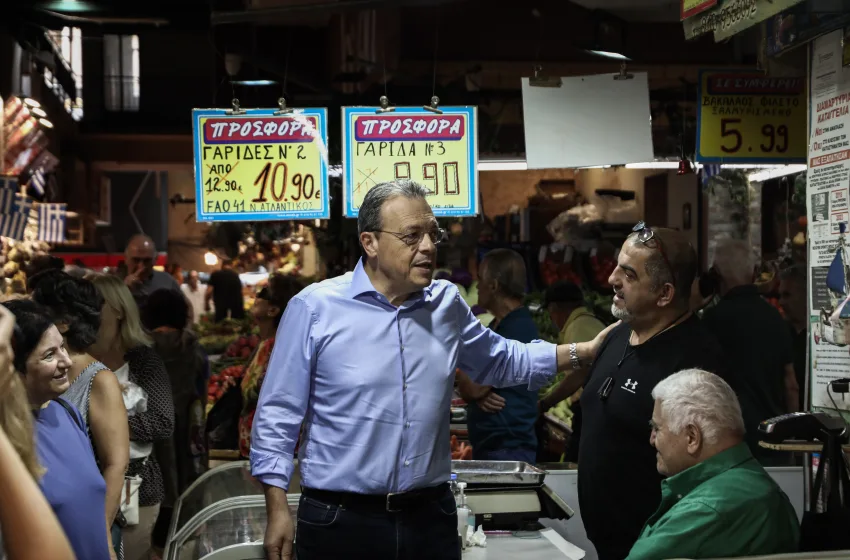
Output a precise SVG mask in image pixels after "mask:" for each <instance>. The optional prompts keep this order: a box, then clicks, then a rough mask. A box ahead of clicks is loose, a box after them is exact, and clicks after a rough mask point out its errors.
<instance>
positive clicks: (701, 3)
mask: <svg viewBox="0 0 850 560" xmlns="http://www.w3.org/2000/svg"><path fill="white" fill-rule="evenodd" d="M715 5H717V0H682V9H681V12H680V13H681V17H682V19H683V20H684V19H687V18H689V17H693V16H695V15H697V14H700V13H702V12H704V11H706V10H707V9H709V8H713V7H714V6H715Z"/></svg>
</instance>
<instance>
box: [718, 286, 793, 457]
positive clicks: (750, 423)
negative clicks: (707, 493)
mask: <svg viewBox="0 0 850 560" xmlns="http://www.w3.org/2000/svg"><path fill="white" fill-rule="evenodd" d="M702 322H703V324H704V325H705V327H706V328H707V329H708V330H709V331H711V332H712V333H713V334H714V336H715V337H717V340H718V342H719V343H720V346H721V348H723V353H724V355H725V356H726V359H727V360H729V367H730V370H731V372H732V374H733V376H734V378H735V384H736V387H735V392H737V393H738V400H739V401H740V402H741V413H742V414H743V415H744V427H745V428H746V430H747V434H746V441H747V443H748V444H749V446H750V451H752V453H753V455H754V456H755V457H756V459H758V460H759V461H760V462H761V463H762V464H764V465H786V464H788V460H787V456H786V455H784V454H781V453H777V452H776V451H772V450H769V449H764V448H762V447H760V446H759V445H758V439H759V438H758V425H759V423H760V422H761V421H762V420H766V419H768V418H773V417H775V416H780V415H782V414H785V413H787V412H788V400H787V397H786V393H785V367H786V366H787V365H788V364H793V363H794V341H793V339H792V337H791V333H790V332H789V330H788V325H787V323H786V322H785V320H784V319H783V318H782V315H780V314H779V311H778V310H777V309H776V308H775V307H773V306H772V305H770V304H769V303H768V302H767V301H765V299H764V298H762V297H761V296H760V295H759V292H758V288H756V286H753V285H749V286H739V287H737V288H734V289H732V290H729V292H728V293H727V294H726V295H724V296H723V298H722V299H721V300H720V301H719V302H718V303H717V305H716V306H714V307H713V308H711V309H709V310H708V311H706V312H705V315H703V317H702Z"/></svg>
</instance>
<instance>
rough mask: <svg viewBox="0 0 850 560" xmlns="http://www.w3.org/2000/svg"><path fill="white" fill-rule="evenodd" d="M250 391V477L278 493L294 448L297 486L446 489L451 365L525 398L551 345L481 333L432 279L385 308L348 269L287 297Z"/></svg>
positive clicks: (547, 362) (446, 286)
mask: <svg viewBox="0 0 850 560" xmlns="http://www.w3.org/2000/svg"><path fill="white" fill-rule="evenodd" d="M276 341H277V343H276V344H275V347H274V350H273V352H272V356H271V360H270V361H269V366H268V369H267V372H266V377H265V380H264V382H263V387H262V390H261V391H260V399H259V403H258V405H257V412H256V415H255V417H254V426H253V430H252V434H251V471H252V473H253V475H254V476H255V477H256V478H257V479H259V480H260V481H261V482H263V483H265V484H270V485H273V486H277V487H280V488H283V489H284V490H287V489H288V487H289V481H290V480H291V478H292V472H293V469H294V466H293V453H294V449H295V444H296V441H297V440H298V436H299V432H300V430H301V424H302V420H304V431H303V434H302V440H301V446H300V450H299V464H300V468H301V481H302V484H303V485H304V486H306V487H308V488H315V489H321V490H328V491H341V492H356V493H360V494H387V493H392V492H405V491H408V490H413V489H416V488H423V487H428V486H435V485H437V484H440V483H443V482H446V481H448V480H449V477H450V474H451V451H450V438H449V410H450V407H451V398H452V391H453V386H454V375H455V368H460V369H462V370H463V371H464V372H466V373H467V374H468V375H469V376H470V377H471V378H472V380H473V381H475V382H476V383H480V384H483V385H492V386H495V387H509V386H516V385H525V386H527V387H528V388H529V389H531V390H533V389H537V388H540V387H542V386H543V385H545V384H546V383H547V382H548V381H549V380H550V378H551V377H552V376H553V375H554V374H555V371H556V369H557V358H556V352H555V346H554V345H552V344H549V343H547V342H541V341H535V342H532V343H531V344H527V345H526V344H522V343H519V342H516V341H513V340H507V339H505V338H502V337H501V336H499V335H497V334H496V333H494V332H493V331H491V330H489V329H486V328H484V327H483V326H482V325H481V323H480V322H479V321H478V319H476V318H475V317H474V316H473V315H472V312H471V311H470V309H469V306H468V305H467V304H466V303H465V302H464V301H463V299H462V298H461V297H460V294H459V293H458V290H457V288H456V287H455V286H454V285H453V284H451V283H449V282H447V281H443V280H436V281H434V282H432V283H431V285H430V286H428V287H427V288H425V289H424V290H422V292H420V293H418V294H416V295H414V296H411V297H410V298H409V299H408V300H407V301H406V302H404V303H403V304H402V305H401V306H400V307H395V306H393V305H391V304H390V303H389V301H388V300H387V299H386V298H385V297H384V296H383V295H381V294H379V293H378V292H377V291H375V288H374V287H373V286H372V283H371V281H370V280H369V277H368V276H367V275H366V272H365V271H364V270H363V264H362V261H361V262H360V263H358V265H357V267H356V268H355V270H354V272H349V273H347V274H345V275H343V276H340V277H337V278H332V279H330V280H325V281H324V282H320V283H318V284H313V285H311V286H309V287H307V288H306V289H304V290H303V291H302V292H301V293H300V294H298V295H297V296H296V297H295V298H293V299H292V300H291V301H290V302H289V305H287V308H286V311H285V313H284V315H283V319H282V320H281V323H280V327H279V328H278V331H277V337H276Z"/></svg>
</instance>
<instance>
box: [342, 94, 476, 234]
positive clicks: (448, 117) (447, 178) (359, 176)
mask: <svg viewBox="0 0 850 560" xmlns="http://www.w3.org/2000/svg"><path fill="white" fill-rule="evenodd" d="M440 110H441V111H442V114H437V113H433V112H431V111H428V110H426V109H422V108H417V107H398V108H397V109H396V110H395V111H394V112H388V113H377V112H376V111H375V109H374V108H369V107H343V108H342V137H343V146H342V148H343V150H342V153H343V165H342V177H343V178H342V182H343V212H344V214H345V215H346V216H347V217H349V218H356V217H357V213H358V210H359V208H360V205H361V204H362V202H363V198H364V197H365V196H366V193H367V192H369V189H371V188H372V187H374V186H375V185H377V184H379V183H383V182H386V181H393V180H396V179H410V180H412V181H416V182H417V183H420V184H421V185H422V186H424V187H425V188H426V189H427V190H428V203H429V204H430V205H431V208H432V209H433V210H434V215H435V216H444V217H445V216H475V215H477V214H478V143H477V142H478V133H477V132H478V131H477V112H476V108H475V107H441V108H440Z"/></svg>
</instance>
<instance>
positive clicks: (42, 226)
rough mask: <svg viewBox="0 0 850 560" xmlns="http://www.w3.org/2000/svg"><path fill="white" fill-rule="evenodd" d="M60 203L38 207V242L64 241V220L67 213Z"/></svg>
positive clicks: (63, 205) (44, 204) (43, 204)
mask: <svg viewBox="0 0 850 560" xmlns="http://www.w3.org/2000/svg"><path fill="white" fill-rule="evenodd" d="M65 206H66V205H65V204H62V203H49V204H46V203H42V204H39V205H38V240H39V241H47V242H48V243H63V242H64V241H65V218H66V216H67V211H66V210H65Z"/></svg>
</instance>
